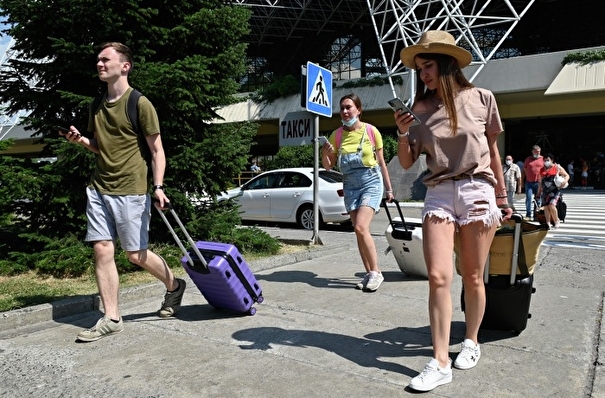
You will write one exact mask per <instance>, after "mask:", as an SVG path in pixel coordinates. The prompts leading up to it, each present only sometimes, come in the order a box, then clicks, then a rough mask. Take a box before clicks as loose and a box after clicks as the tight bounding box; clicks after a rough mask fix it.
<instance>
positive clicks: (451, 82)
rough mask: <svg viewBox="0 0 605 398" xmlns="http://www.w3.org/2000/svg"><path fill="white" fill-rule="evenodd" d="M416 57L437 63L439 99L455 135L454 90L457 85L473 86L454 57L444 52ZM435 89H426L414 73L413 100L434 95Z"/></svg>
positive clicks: (462, 87) (456, 119)
mask: <svg viewBox="0 0 605 398" xmlns="http://www.w3.org/2000/svg"><path fill="white" fill-rule="evenodd" d="M417 57H420V58H423V59H429V60H432V61H435V62H436V63H437V69H438V71H439V88H440V91H441V96H442V98H441V100H442V101H443V106H444V107H445V112H446V113H447V115H448V118H449V119H450V124H451V128H452V135H456V131H457V130H458V114H457V113H456V104H455V102H454V98H455V95H454V94H455V93H454V90H455V89H456V88H457V86H460V89H462V90H463V89H466V88H471V87H475V86H474V85H473V84H472V83H471V82H469V81H468V79H467V78H466V76H464V74H463V73H462V69H460V66H459V65H458V61H456V59H455V58H454V57H451V56H449V55H444V54H427V53H424V54H418V55H417ZM435 92H436V90H427V89H426V86H425V85H424V82H423V81H422V79H421V78H420V73H416V97H415V100H416V101H418V100H421V99H426V98H430V97H434V95H435Z"/></svg>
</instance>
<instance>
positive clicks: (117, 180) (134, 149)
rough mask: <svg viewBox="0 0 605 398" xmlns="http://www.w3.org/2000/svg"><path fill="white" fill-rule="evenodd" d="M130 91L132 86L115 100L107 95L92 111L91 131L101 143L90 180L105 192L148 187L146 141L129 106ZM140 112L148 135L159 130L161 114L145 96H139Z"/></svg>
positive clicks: (126, 192) (142, 190) (138, 192)
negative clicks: (137, 127)
mask: <svg viewBox="0 0 605 398" xmlns="http://www.w3.org/2000/svg"><path fill="white" fill-rule="evenodd" d="M131 92H132V88H129V89H128V91H126V93H124V95H122V97H120V99H119V100H118V101H116V102H113V103H109V102H107V100H106V98H105V97H104V98H103V100H102V101H101V105H100V106H99V108H98V109H97V110H93V111H92V112H91V113H90V115H89V119H88V131H89V132H95V138H96V140H97V145H98V147H99V153H98V154H97V164H96V167H95V170H94V172H93V174H92V178H91V181H90V184H91V185H92V186H93V187H94V188H95V189H97V190H98V191H99V192H101V193H102V194H106V195H141V194H145V193H147V192H148V190H149V186H148V184H149V181H148V178H147V172H148V166H147V162H146V161H145V157H144V156H145V155H144V154H145V151H144V148H142V147H141V145H140V144H143V145H147V142H146V141H145V142H143V141H142V140H141V141H139V137H138V134H137V132H136V131H134V128H133V126H132V125H131V123H130V120H129V119H128V114H127V110H126V108H127V103H128V97H129V96H130V93H131ZM138 112H139V124H140V126H141V130H142V131H143V134H144V135H145V136H146V137H147V136H150V135H153V134H159V132H160V122H159V120H158V115H157V113H156V111H155V108H154V107H153V105H152V104H151V102H150V101H149V99H147V98H146V97H145V96H141V97H140V98H139V101H138ZM145 150H146V149H145Z"/></svg>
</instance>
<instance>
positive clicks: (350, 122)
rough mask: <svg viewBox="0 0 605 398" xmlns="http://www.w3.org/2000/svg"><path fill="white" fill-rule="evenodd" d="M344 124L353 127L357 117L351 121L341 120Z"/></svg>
mask: <svg viewBox="0 0 605 398" xmlns="http://www.w3.org/2000/svg"><path fill="white" fill-rule="evenodd" d="M341 122H342V124H343V125H345V126H347V127H353V126H354V125H355V123H357V117H354V118H351V119H349V121H344V120H341Z"/></svg>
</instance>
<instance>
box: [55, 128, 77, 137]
mask: <svg viewBox="0 0 605 398" xmlns="http://www.w3.org/2000/svg"><path fill="white" fill-rule="evenodd" d="M54 129H55V130H58V131H59V134H61V135H66V134H70V133H73V134H75V135H76V136H77V137H81V134H80V133H74V132H73V131H71V130H70V129H69V128H68V127H63V126H54Z"/></svg>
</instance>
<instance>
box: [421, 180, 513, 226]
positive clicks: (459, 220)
mask: <svg viewBox="0 0 605 398" xmlns="http://www.w3.org/2000/svg"><path fill="white" fill-rule="evenodd" d="M427 216H436V217H438V218H441V219H444V220H449V221H452V222H455V223H456V224H457V225H466V224H469V223H473V222H477V221H482V222H483V223H485V225H486V226H491V225H494V224H496V225H500V220H501V218H502V213H501V211H500V209H499V208H498V206H497V205H496V196H495V194H494V187H493V186H492V184H491V183H490V182H489V181H487V180H485V179H483V178H481V177H472V176H469V177H467V178H464V179H461V180H444V181H441V182H440V183H439V184H437V185H436V186H434V187H429V188H428V189H427V192H426V197H425V198H424V208H423V210H422V219H423V220H424V219H425V217H427Z"/></svg>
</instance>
